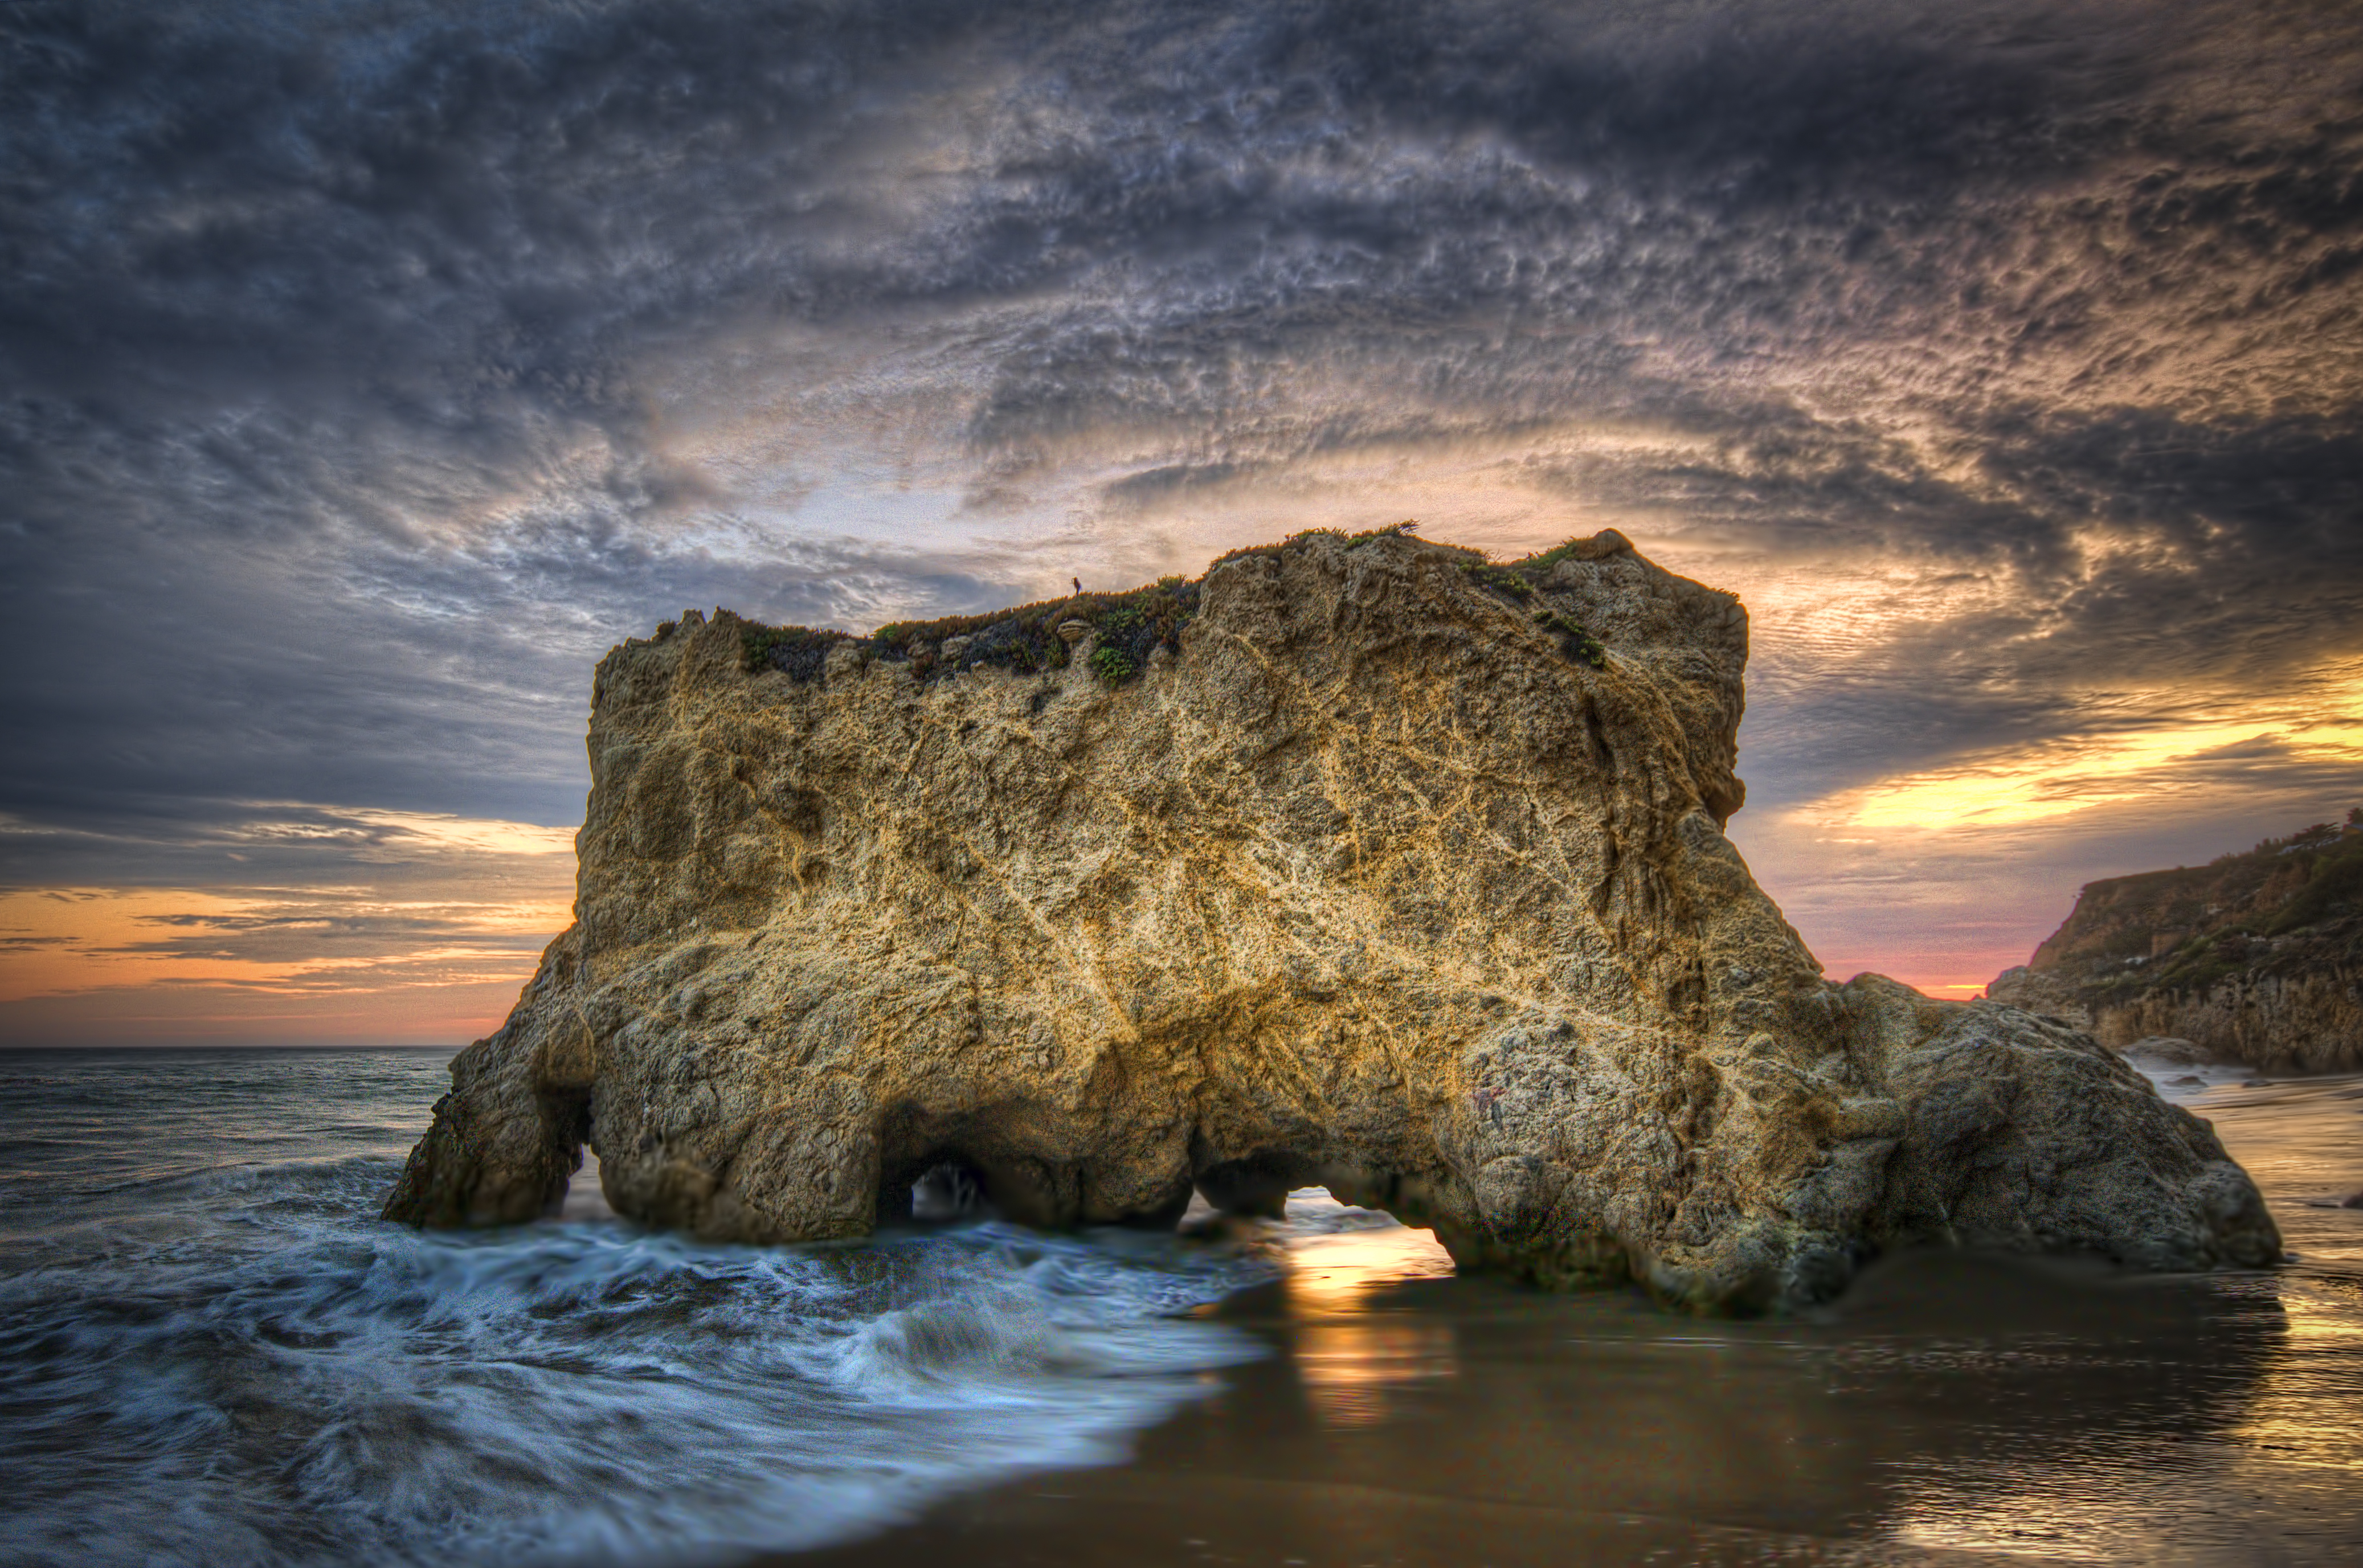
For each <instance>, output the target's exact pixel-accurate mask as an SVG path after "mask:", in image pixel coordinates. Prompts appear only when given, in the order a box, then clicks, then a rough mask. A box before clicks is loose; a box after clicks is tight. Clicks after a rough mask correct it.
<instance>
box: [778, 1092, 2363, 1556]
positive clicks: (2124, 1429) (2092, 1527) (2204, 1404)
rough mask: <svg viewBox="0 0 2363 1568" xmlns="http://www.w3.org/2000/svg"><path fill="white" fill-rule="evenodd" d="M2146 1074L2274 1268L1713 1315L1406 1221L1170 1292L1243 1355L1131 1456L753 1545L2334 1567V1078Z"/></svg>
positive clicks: (2357, 1230)
mask: <svg viewBox="0 0 2363 1568" xmlns="http://www.w3.org/2000/svg"><path fill="white" fill-rule="evenodd" d="M2179 1098H2187V1099H2189V1101H2190V1103H2191V1104H2192V1105H2193V1108H2194V1109H2195V1110H2199V1111H2200V1112H2201V1114H2202V1115H2206V1116H2208V1117H2210V1118H2211V1119H2213V1121H2215V1122H2216V1123H2217V1126H2218V1129H2219V1131H2220V1132H2222V1133H2223V1135H2224V1139H2225V1142H2226V1143H2228V1144H2230V1145H2231V1147H2232V1150H2233V1153H2234V1154H2235V1156H2237V1157H2239V1158H2240V1159H2241V1160H2242V1161H2243V1163H2245V1164H2247V1165H2248V1166H2249V1168H2250V1169H2251V1170H2252V1171H2253V1172H2254V1173H2255V1174H2256V1176H2257V1177H2258V1182H2259V1184H2260V1185H2261V1186H2262V1187H2264V1188H2265V1191H2266V1196H2267V1198H2268V1199H2269V1201H2270V1202H2271V1203H2272V1205H2273V1207H2274V1210H2275V1212H2276V1215H2277V1217H2278V1218H2279V1219H2280V1221H2281V1223H2282V1226H2283V1229H2284V1231H2285V1233H2286V1235H2287V1237H2288V1240H2289V1244H2290V1246H2291V1248H2292V1250H2293V1251H2294V1252H2296V1253H2298V1254H2299V1261H2297V1262H2296V1263H2295V1264H2291V1266H2289V1267H2286V1268H2284V1269H2281V1270H2279V1271H2276V1272H2274V1273H2271V1274H2263V1275H2231V1276H2225V1275H2217V1276H2211V1277H2205V1278H2189V1277H2178V1278H2165V1279H2160V1278H2147V1279H2142V1278H2126V1277H2123V1276H2118V1275H2112V1274H2109V1273H2107V1272H2105V1271H2102V1270H2100V1269H2097V1268H2080V1267H2072V1266H2058V1265H2040V1264H2026V1263H2022V1262H2014V1261H2010V1260H2002V1259H1995V1258H1991V1257H1983V1256H1976V1255H1967V1254H1961V1253H1941V1252H1929V1253H1917V1254H1913V1255H1909V1256H1904V1257H1900V1258H1895V1259H1892V1260H1889V1261H1887V1262H1885V1263H1883V1264H1880V1265H1879V1266H1877V1267H1876V1268H1875V1269H1873V1270H1872V1271H1871V1272H1870V1273H1869V1274H1868V1275H1866V1276H1865V1277H1864V1278H1863V1279H1862V1280H1861V1281H1860V1282H1858V1285H1857V1286H1856V1287H1855V1288H1854V1289H1853V1290H1852V1291H1850V1292H1849V1293H1848V1294H1847V1297H1845V1298H1844V1299H1843V1300H1842V1301H1841V1302H1840V1303H1838V1304H1837V1305H1836V1306H1835V1307H1834V1308H1832V1309H1829V1310H1827V1311H1825V1312H1822V1313H1819V1314H1816V1315H1814V1316H1813V1317H1811V1318H1808V1319H1792V1320H1776V1321H1765V1322H1755V1323H1730V1322H1719V1321H1701V1320H1690V1319H1682V1318H1676V1317H1672V1316H1670V1315H1667V1314H1665V1313H1662V1312H1659V1311H1658V1310H1656V1309H1653V1308H1651V1307H1650V1306H1648V1305H1647V1303H1646V1302H1644V1301H1643V1300H1642V1299H1641V1298H1640V1297H1638V1296H1637V1295H1636V1294H1634V1293H1630V1292H1603V1293H1597V1294H1591V1295H1581V1296H1563V1297H1548V1296H1542V1295H1538V1294H1536V1293H1533V1292H1529V1291H1524V1290H1519V1289H1515V1288H1512V1287H1507V1286H1501V1285H1498V1284H1495V1283H1492V1282H1490V1281H1486V1280H1481V1279H1459V1278H1455V1277H1452V1275H1451V1272H1450V1264H1449V1263H1448V1261H1447V1260H1445V1258H1444V1257H1443V1254H1442V1253H1441V1250H1440V1249H1438V1248H1437V1246H1436V1245H1435V1243H1434V1242H1433V1240H1432V1239H1431V1238H1430V1237H1428V1236H1427V1235H1426V1233H1425V1232H1422V1231H1406V1230H1403V1229H1402V1228H1400V1227H1393V1226H1389V1227H1386V1228H1383V1229H1363V1230H1344V1231H1338V1232H1337V1233H1335V1234H1330V1235H1323V1236H1315V1237H1311V1238H1307V1239H1304V1240H1300V1241H1298V1242H1293V1243H1292V1244H1291V1245H1290V1247H1289V1249H1288V1251H1289V1253H1290V1260H1289V1261H1290V1267H1289V1270H1288V1273H1287V1275H1286V1276H1285V1277H1284V1278H1283V1279H1281V1281H1279V1282H1278V1283H1275V1284H1273V1285H1271V1286H1267V1287H1263V1288H1260V1289H1258V1290H1255V1291H1251V1292H1248V1293H1246V1294H1243V1295H1240V1296H1237V1297H1231V1298H1230V1299H1228V1300H1226V1301H1224V1302H1222V1303H1220V1304H1219V1305H1217V1306H1215V1307H1213V1308H1209V1309H1204V1315H1205V1316H1209V1317H1213V1318H1215V1319H1218V1320H1222V1321H1224V1322H1226V1323H1228V1324H1231V1325H1233V1326H1235V1327H1237V1328H1239V1329H1242V1330H1244V1331H1248V1332H1249V1333H1251V1334H1253V1335H1255V1336H1256V1337H1257V1338H1259V1339H1260V1340H1261V1341H1263V1342H1265V1343H1266V1344H1267V1345H1268V1346H1269V1347H1270V1352H1271V1353H1270V1355H1269V1356H1268V1357H1267V1358H1266V1359H1264V1360H1262V1361H1260V1362H1257V1363H1254V1364H1248V1365H1246V1366H1242V1367H1238V1368H1236V1369H1233V1370H1231V1371H1227V1372H1224V1373H1219V1374H1209V1375H1208V1379H1209V1391H1208V1395H1207V1397H1206V1398H1205V1399H1204V1401H1202V1402H1201V1403H1199V1404H1197V1405H1195V1406H1193V1407H1191V1408H1187V1409H1185V1410H1184V1411H1183V1412H1182V1413H1181V1414H1180V1415H1178V1416H1177V1417H1175V1418H1174V1419H1171V1420H1170V1421H1168V1422H1167V1423H1166V1424H1164V1425H1163V1426H1162V1427H1160V1428H1159V1429H1157V1430H1153V1431H1151V1432H1149V1433H1148V1434H1146V1435H1145V1436H1144V1437H1143V1438H1142V1439H1141V1440H1140V1441H1139V1442H1138V1444H1137V1452H1136V1453H1135V1455H1134V1457H1133V1458H1132V1460H1131V1461H1130V1462H1129V1463H1123V1464H1118V1465H1110V1466H1104V1467H1100V1468H1093V1469H1082V1470H1066V1471H1059V1472H1052V1473H1046V1474H1037V1475H1034V1476H1032V1477H1030V1478H1027V1479H1024V1480H1021V1481H1018V1482H1015V1483H1013V1484H1010V1485H1004V1486H1002V1487H1000V1488H998V1489H995V1490H993V1491H988V1492H984V1493H981V1494H977V1495H974V1496H968V1497H964V1498H961V1499H959V1500H956V1501H953V1502H950V1503H949V1504H946V1505H943V1506H941V1507H937V1508H936V1509H935V1510H933V1511H931V1512H930V1513H928V1514H927V1515H926V1516H925V1517H924V1518H920V1519H917V1520H915V1521H913V1522H912V1523H911V1524H909V1525H907V1526H905V1527H904V1528H902V1529H896V1530H893V1531H892V1532H889V1533H887V1534H885V1535H882V1536H878V1537H874V1538H872V1539H870V1540H864V1541H859V1542H855V1543H851V1544H849V1545H844V1546H839V1547H835V1548H830V1549H826V1550H823V1551H814V1552H806V1553H801V1554H797V1555H794V1556H792V1557H786V1558H772V1559H768V1560H767V1561H770V1562H779V1563H792V1564H794V1565H796V1568H885V1565H889V1564H893V1565H903V1564H915V1563H916V1564H937V1563H940V1564H946V1565H949V1564H953V1563H957V1564H960V1568H1017V1565H1020V1564H1024V1565H1028V1568H1031V1565H1036V1564H1040V1565H1044V1568H1049V1565H1052V1564H1056V1565H1059V1568H1099V1565H1108V1568H1115V1565H1118V1564H1122V1565H1127V1568H1131V1565H1151V1564H1166V1563H1170V1564H1202V1563H1238V1564H1273V1565H1279V1568H1300V1565H1301V1568H1345V1565H1349V1564H1370V1565H1373V1568H1377V1565H1384V1568H1431V1565H1432V1568H1461V1565H1474V1564H1493V1565H1497V1568H1512V1565H1525V1564H1544V1563H1550V1564H1564V1563H1593V1562H1597V1563H1648V1564H1659V1563H1715V1564H1720V1563H1739V1562H1750V1563H1763V1562H1781V1563H1789V1562H1794V1563H1847V1564H1852V1563H1884V1562H1927V1563H1937V1562H2013V1561H2015V1562H2025V1561H2071V1562H2128V1563H2130V1562H2143V1563H2160V1562H2170V1563H2194V1564H2198V1563H2204V1564H2227V1565H2228V1564H2235V1563H2236V1564H2251V1563H2325V1564H2327V1563H2341V1562H2363V1210H2357V1209H2340V1208H2336V1207H2335V1206H2333V1205H2335V1200H2336V1199H2337V1198H2339V1197H2342V1196H2344V1195H2345V1194H2346V1193H2351V1192H2353V1191H2355V1190H2357V1188H2363V1136H2358V1134H2359V1133H2363V1121H2358V1117H2363V1080H2356V1079H2346V1080H2311V1081H2305V1082H2299V1083H2292V1084H2280V1085H2271V1086H2266V1087H2262V1088H2255V1087H2250V1088H2243V1087H2240V1086H2237V1085H2224V1086H2220V1087H2215V1088H2209V1089H2207V1090H2206V1091H2205V1092H2204V1093H2200V1094H2196V1095H2191V1096H2184V1097H2179ZM1327 1201H1328V1200H1327V1199H1326V1197H1325V1198H1319V1199H1316V1200H1314V1202H1315V1206H1317V1205H1321V1204H1326V1203H1327ZM1344 1218H1346V1219H1347V1220H1348V1222H1350V1218H1351V1217H1350V1216H1346V1217H1344Z"/></svg>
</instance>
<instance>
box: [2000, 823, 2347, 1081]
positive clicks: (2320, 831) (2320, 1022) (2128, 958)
mask: <svg viewBox="0 0 2363 1568" xmlns="http://www.w3.org/2000/svg"><path fill="white" fill-rule="evenodd" d="M1986 995H1987V996H1988V997H1990V998H1992V999H1996V1000H2000V1001H2006V1002H2011V1003H2014V1004H2015V1005H2018V1006H2021V1007H2025V1008H2031V1009H2033V1010H2036V1011H2040V1012H2049V1013H2056V1014H2058V1015H2059V1016H2061V1017H2064V1018H2067V1019H2069V1020H2070V1021H2073V1022H2074V1023H2076V1024H2077V1025H2078V1026H2080V1027H2082V1028H2087V1029H2090V1030H2091V1031H2092V1032H2094V1033H2095V1034H2097V1035H2098V1036H2099V1037H2100V1039H2101V1041H2102V1043H2104V1044H2108V1045H2112V1046H2115V1047H2118V1048H2120V1049H2122V1048H2123V1047H2124V1046H2126V1045H2129V1044H2132V1043H2135V1042H2136V1041H2138V1040H2143V1039H2146V1038H2149V1037H2152V1036H2158V1035H2166V1036H2176V1037H2180V1038H2181V1039H2184V1040H2188V1041H2190V1042H2191V1043H2193V1044H2195V1045H2197V1046H2198V1047H2200V1049H2201V1050H2202V1051H2203V1052H2205V1053H2207V1054H2209V1055H2214V1056H2216V1057H2218V1058H2221V1059H2223V1060H2225V1061H2235V1062H2246V1063H2247V1064H2248V1065H2250V1066H2256V1067H2260V1068H2264V1069H2266V1070H2268V1071H2272V1072H2314V1073H2326V1072H2352V1071H2355V1070H2357V1069H2358V1068H2363V810H2358V811H2357V812H2350V813H2349V814H2348V817H2347V820H2346V823H2344V824H2343V825H2342V824H2333V823H2320V824H2317V825H2315V826H2313V827H2311V828H2307V829H2304V830H2302V832H2299V833H2297V834H2291V836H2290V837H2288V838H2276V839H2267V840H2266V841H2265V842H2263V843H2262V844H2259V845H2257V846H2256V847H2255V848H2254V849H2252V850H2249V851H2248V852H2247V853H2246V854H2244V855H2226V856H2221V857H2219V858H2218V859H2216V860H2214V861H2213V862H2211V863H2210V864H2208V865H2205V866H2192V867H2175V868H2174V869H2173V870H2170V871H2148V872H2144V873H2142V874H2141V875H2139V876H2134V877H2116V878H2110V879H2108V880H2106V881H2101V882H2093V883H2090V884H2088V885H2087V886H2086V887H2085V888H2084V889H2083V890H2082V891H2081V892H2080V893H2079V894H2078V895H2077V898H2076V907H2075V909H2074V910H2073V911H2071V912H2070V913H2069V916H2068V919H2067V921H2066V922H2065V923H2063V924H2062V925H2061V926H2060V927H2059V929H2058V931H2055V932H2053V933H2051V935H2050V936H2049V937H2047V938H2046V939H2045V941H2044V943H2043V944H2042V945H2041V946H2039V947H2037V948H2036V950H2035V955H2034V957H2032V958H2031V959H2029V960H2028V961H2027V963H2026V964H2025V965H2024V966H2021V967H2018V968H2014V969H2010V970H2006V971H2004V972H2003V973H2002V975H2000V976H1998V977H1996V978H1995V979H1994V981H1993V983H1992V984H1991V985H1990V986H1988V987H1987V988H1986Z"/></svg>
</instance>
